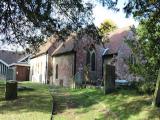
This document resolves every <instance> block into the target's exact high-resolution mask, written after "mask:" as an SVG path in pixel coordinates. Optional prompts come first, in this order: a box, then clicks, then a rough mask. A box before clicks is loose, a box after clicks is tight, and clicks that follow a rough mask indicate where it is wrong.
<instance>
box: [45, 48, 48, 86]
mask: <svg viewBox="0 0 160 120" xmlns="http://www.w3.org/2000/svg"><path fill="white" fill-rule="evenodd" d="M47 80H48V51H47V52H46V73H45V84H47Z"/></svg>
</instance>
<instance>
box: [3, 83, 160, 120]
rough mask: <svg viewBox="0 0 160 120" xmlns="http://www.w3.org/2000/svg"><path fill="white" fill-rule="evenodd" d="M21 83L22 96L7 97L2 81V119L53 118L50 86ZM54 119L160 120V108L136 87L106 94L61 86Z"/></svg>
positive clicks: (38, 119) (40, 119) (39, 119)
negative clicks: (22, 87)
mask: <svg viewBox="0 0 160 120" xmlns="http://www.w3.org/2000/svg"><path fill="white" fill-rule="evenodd" d="M18 85H19V86H28V87H32V88H33V90H24V91H18V99H16V100H13V101H5V100H4V87H5V83H4V81H0V120H49V119H50V113H51V104H52V97H51V95H50V93H49V91H48V86H47V85H41V84H33V83H29V82H24V83H19V84H18ZM55 100H56V101H57V107H56V108H57V110H56V115H54V117H55V118H54V120H116V119H117V120H126V119H129V120H151V119H153V120H156V119H157V120H160V109H159V108H154V107H152V106H151V101H152V98H151V96H148V95H143V96H142V95H138V94H137V93H136V92H135V91H134V90H119V91H117V92H115V93H112V94H109V95H103V93H102V92H101V91H100V90H97V89H61V90H58V91H57V92H56V96H55Z"/></svg>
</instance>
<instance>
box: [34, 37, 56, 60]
mask: <svg viewBox="0 0 160 120" xmlns="http://www.w3.org/2000/svg"><path fill="white" fill-rule="evenodd" d="M58 43H59V42H57V41H56V39H55V38H54V36H51V37H49V38H48V40H47V41H46V42H45V43H43V44H42V45H41V46H40V47H39V49H38V52H37V53H35V55H33V57H32V58H34V57H37V56H39V55H41V54H44V53H47V52H48V54H50V55H51V54H52V52H53V51H54V50H55V49H56V47H57V44H58Z"/></svg>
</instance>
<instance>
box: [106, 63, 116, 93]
mask: <svg viewBox="0 0 160 120" xmlns="http://www.w3.org/2000/svg"><path fill="white" fill-rule="evenodd" d="M114 90H115V66H111V65H105V67H104V94H107V93H111V92H113V91H114Z"/></svg>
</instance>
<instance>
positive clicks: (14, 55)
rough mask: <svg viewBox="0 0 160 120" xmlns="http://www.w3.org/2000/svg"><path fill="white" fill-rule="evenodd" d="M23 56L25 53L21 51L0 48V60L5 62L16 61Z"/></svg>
mask: <svg viewBox="0 0 160 120" xmlns="http://www.w3.org/2000/svg"><path fill="white" fill-rule="evenodd" d="M25 56H26V55H25V54H24V53H22V52H13V51H7V50H0V60H2V61H4V62H5V63H7V64H12V63H16V62H17V61H18V60H19V59H21V58H23V57H25Z"/></svg>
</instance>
